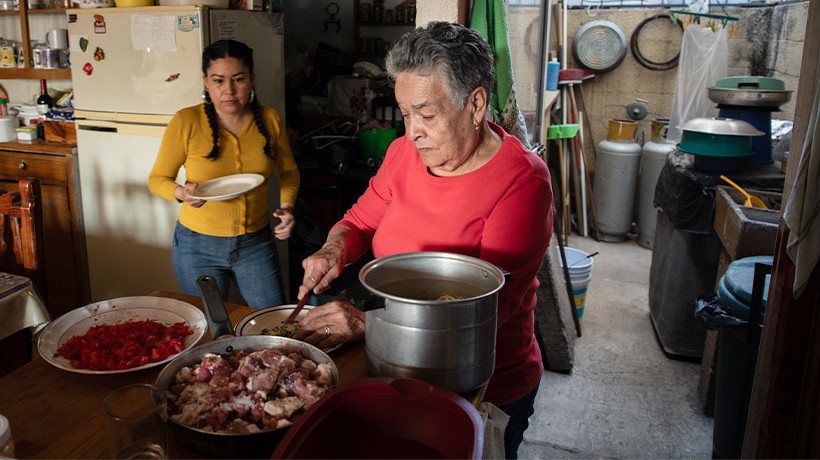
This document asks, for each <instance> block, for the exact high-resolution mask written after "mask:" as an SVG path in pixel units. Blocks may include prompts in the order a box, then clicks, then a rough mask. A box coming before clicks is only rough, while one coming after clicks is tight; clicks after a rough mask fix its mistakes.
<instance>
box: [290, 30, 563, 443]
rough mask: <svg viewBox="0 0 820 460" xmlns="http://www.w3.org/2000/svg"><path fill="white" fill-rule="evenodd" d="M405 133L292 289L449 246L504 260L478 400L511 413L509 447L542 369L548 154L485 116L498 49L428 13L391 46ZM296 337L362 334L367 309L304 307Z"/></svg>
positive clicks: (324, 284) (327, 339)
mask: <svg viewBox="0 0 820 460" xmlns="http://www.w3.org/2000/svg"><path fill="white" fill-rule="evenodd" d="M387 71H388V73H389V74H390V76H391V77H392V78H393V79H394V80H395V84H396V90H395V93H396V100H397V102H398V106H399V108H400V110H401V114H402V117H403V118H404V125H405V128H406V134H405V135H404V136H403V137H401V138H399V139H396V140H395V141H394V142H393V143H392V144H391V145H390V147H389V149H388V150H387V154H386V156H385V160H384V162H383V164H382V166H381V167H380V169H379V171H378V172H377V173H376V175H375V177H374V178H373V179H372V180H371V182H370V185H369V187H368V189H367V190H366V191H365V193H364V195H362V197H361V198H360V199H359V200H358V202H357V203H356V204H355V205H354V206H353V207H352V208H351V209H350V210H349V211H348V212H347V213H346V214H345V216H344V217H343V219H342V220H341V221H340V222H338V223H337V224H336V225H335V226H334V227H333V229H332V230H331V232H330V234H329V236H328V239H327V242H326V243H325V244H324V246H323V247H322V248H321V249H320V250H319V251H318V252H316V253H315V254H313V255H312V256H310V257H309V258H307V259H305V261H304V263H303V266H304V268H305V275H304V279H303V281H302V285H301V286H300V288H299V297H300V298H301V297H302V296H304V295H309V294H310V292H311V291H314V292H316V293H321V292H323V291H325V290H326V289H327V288H328V287H329V286H330V282H331V281H332V280H334V279H335V278H337V277H338V276H339V275H340V273H341V271H342V269H343V268H344V267H345V265H346V264H349V263H351V262H354V261H356V260H357V259H358V258H359V257H361V256H362V255H363V254H364V253H365V252H366V251H367V250H369V249H372V251H373V254H374V255H375V256H376V257H382V256H387V255H391V254H397V253H405V252H412V251H445V252H453V253H459V254H464V255H468V256H473V257H478V258H480V259H483V260H485V261H487V262H491V263H493V264H495V265H496V266H499V267H503V268H505V269H507V270H509V271H510V272H511V275H510V277H509V280H508V281H507V282H506V284H505V285H504V287H503V289H502V290H501V292H500V294H499V300H498V315H497V318H498V326H497V341H496V364H495V370H494V373H493V376H492V378H491V380H490V382H489V385H488V387H487V392H486V395H485V400H487V401H489V402H491V403H493V404H495V405H497V406H499V407H500V408H501V409H502V410H504V411H505V412H507V414H508V415H510V416H511V419H510V422H509V423H508V426H507V431H506V433H505V449H506V454H507V457H508V458H515V457H516V451H517V449H518V445H519V444H520V442H521V440H522V438H523V433H524V430H525V429H526V428H527V425H528V422H527V419H528V418H529V416H530V415H531V414H532V411H533V401H534V399H535V395H536V392H537V390H538V383H539V381H540V379H541V374H542V372H543V364H542V361H541V353H540V350H539V348H538V344H537V342H536V339H535V330H534V313H533V311H534V307H535V302H536V289H537V287H538V280H537V278H536V273H537V272H538V269H539V267H540V266H541V262H542V260H543V257H544V254H545V252H546V250H547V247H548V245H549V240H550V236H551V233H552V219H553V211H552V188H551V186H550V175H549V171H548V169H547V166H546V164H544V162H543V161H542V160H541V159H540V158H539V157H538V156H536V155H535V154H533V153H532V152H530V151H528V150H527V149H526V148H525V147H524V146H523V145H522V144H521V142H520V141H519V140H518V139H517V138H515V137H514V136H512V135H510V134H508V133H506V132H504V130H503V129H502V128H500V127H499V126H498V125H496V124H495V123H492V122H490V121H487V119H486V115H487V111H488V103H489V100H490V93H491V90H492V88H493V54H492V51H491V50H490V47H489V45H488V44H487V43H486V42H485V41H484V39H483V38H481V36H480V35H479V34H478V33H476V32H475V31H473V30H470V29H467V28H465V27H462V26H459V25H455V24H450V23H445V22H434V23H431V24H429V25H428V26H427V27H421V28H418V29H416V30H415V31H413V32H410V33H408V34H406V35H405V36H404V37H402V38H401V39H400V40H399V41H398V42H396V44H395V45H394V47H393V48H392V50H391V51H390V53H389V55H388V57H387ZM301 327H302V330H301V331H300V334H299V337H301V338H303V339H304V340H306V341H308V342H312V343H314V344H317V345H319V346H321V347H329V346H332V345H335V344H338V343H340V342H345V341H351V340H361V339H362V337H363V336H364V327H365V323H364V313H362V312H360V311H359V310H357V309H355V308H354V307H353V306H351V305H350V304H348V303H346V302H342V301H334V302H331V303H329V304H326V305H324V306H322V307H319V308H316V309H313V310H312V311H310V312H309V313H308V314H307V316H306V318H305V319H304V320H302V321H301Z"/></svg>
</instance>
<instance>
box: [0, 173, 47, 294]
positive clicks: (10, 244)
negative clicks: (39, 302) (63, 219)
mask: <svg viewBox="0 0 820 460" xmlns="http://www.w3.org/2000/svg"><path fill="white" fill-rule="evenodd" d="M18 187H19V191H15V192H3V191H0V232H1V233H2V239H0V270H2V271H5V272H7V273H13V274H15V275H20V276H25V277H27V278H29V279H31V281H32V282H33V283H34V285H35V286H37V289H38V290H39V291H40V294H41V295H43V297H45V295H46V294H45V291H46V285H45V281H46V276H45V252H44V251H43V248H44V245H43V201H42V200H43V198H42V194H41V192H40V180H39V179H33V178H23V179H20V180H19V181H18ZM9 249H11V250H9Z"/></svg>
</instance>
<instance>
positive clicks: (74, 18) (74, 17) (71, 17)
mask: <svg viewBox="0 0 820 460" xmlns="http://www.w3.org/2000/svg"><path fill="white" fill-rule="evenodd" d="M75 22H77V13H71V14H69V15H68V23H69V24H74V23H75Z"/></svg>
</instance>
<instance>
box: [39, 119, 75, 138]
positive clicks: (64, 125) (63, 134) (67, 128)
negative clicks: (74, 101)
mask: <svg viewBox="0 0 820 460" xmlns="http://www.w3.org/2000/svg"><path fill="white" fill-rule="evenodd" d="M43 131H44V133H45V136H46V140H47V141H49V142H59V143H62V144H76V143H77V128H76V127H75V126H74V122H73V121H50V120H46V121H45V122H44V123H43Z"/></svg>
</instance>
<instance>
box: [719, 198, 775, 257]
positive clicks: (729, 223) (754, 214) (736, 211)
mask: <svg viewBox="0 0 820 460" xmlns="http://www.w3.org/2000/svg"><path fill="white" fill-rule="evenodd" d="M747 192H749V193H751V194H753V195H755V196H758V197H760V198H761V199H762V200H763V201H764V202H766V203H767V205H768V206H769V207H770V208H771V209H760V208H751V207H747V206H743V202H744V200H745V197H744V196H743V195H741V194H740V192H738V191H737V190H735V189H733V188H731V187H724V186H719V187H716V188H715V220H714V229H715V233H716V234H717V236H718V238H720V241H721V243H722V244H723V247H724V249H725V250H726V252H727V253H728V256H729V258H730V261H731V260H735V259H741V258H743V257H749V256H760V255H772V254H774V243H775V238H776V237H777V226H778V224H779V222H780V211H779V210H777V209H778V208H779V207H780V201H782V199H783V195H782V194H780V193H772V192H764V191H759V190H747Z"/></svg>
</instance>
